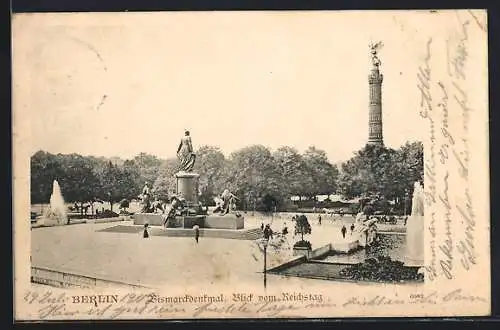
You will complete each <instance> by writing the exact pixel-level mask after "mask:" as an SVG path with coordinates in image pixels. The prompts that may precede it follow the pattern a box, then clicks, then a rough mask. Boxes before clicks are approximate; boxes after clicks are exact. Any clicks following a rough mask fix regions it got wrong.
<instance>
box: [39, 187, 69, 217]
mask: <svg viewBox="0 0 500 330" xmlns="http://www.w3.org/2000/svg"><path fill="white" fill-rule="evenodd" d="M67 219H68V216H67V215H66V207H65V205H64V199H63V196H62V193H61V187H60V186H59V183H58V182H57V180H54V183H53V185H52V195H50V205H49V208H48V209H47V210H46V211H45V214H44V217H43V225H45V226H58V225H65V224H66V223H67Z"/></svg>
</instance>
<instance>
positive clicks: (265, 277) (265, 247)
mask: <svg viewBox="0 0 500 330" xmlns="http://www.w3.org/2000/svg"><path fill="white" fill-rule="evenodd" d="M268 243H269V239H266V240H265V241H264V289H266V287H267V244H268Z"/></svg>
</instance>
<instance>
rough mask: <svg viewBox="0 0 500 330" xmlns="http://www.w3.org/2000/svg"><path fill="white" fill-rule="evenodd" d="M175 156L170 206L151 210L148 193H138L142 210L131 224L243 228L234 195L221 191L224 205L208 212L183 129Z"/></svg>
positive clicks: (192, 151) (193, 158) (193, 156)
mask: <svg viewBox="0 0 500 330" xmlns="http://www.w3.org/2000/svg"><path fill="white" fill-rule="evenodd" d="M177 158H178V159H179V171H178V172H177V173H176V174H175V178H176V194H175V195H174V196H172V198H171V200H170V207H165V208H164V209H163V213H162V214H157V213H151V210H150V209H149V208H148V206H147V205H148V204H147V203H148V201H149V197H148V196H149V195H148V194H149V190H148V194H144V191H143V194H142V200H143V205H144V207H143V211H142V212H141V213H139V214H136V215H134V224H135V225H143V224H145V223H148V224H149V225H152V226H165V227H167V228H186V229H187V228H192V227H193V226H195V225H198V226H199V227H200V228H213V229H235V230H236V229H243V228H244V218H243V217H242V216H241V215H240V214H238V213H237V212H230V210H233V211H235V210H234V209H235V208H234V205H235V203H234V201H235V200H236V199H237V198H236V196H234V195H233V194H230V193H229V191H227V190H226V191H224V193H223V194H222V200H223V201H224V205H223V206H222V207H221V209H222V211H220V213H217V211H218V210H219V209H220V208H219V207H218V208H216V210H215V212H214V214H211V215H208V214H207V208H204V207H203V205H202V204H201V202H200V201H199V198H198V191H199V178H200V175H199V174H198V173H195V172H193V168H194V164H195V162H196V154H195V153H194V150H193V145H192V141H191V136H190V133H189V131H185V133H184V137H183V138H182V139H181V142H180V143H179V147H178V148H177Z"/></svg>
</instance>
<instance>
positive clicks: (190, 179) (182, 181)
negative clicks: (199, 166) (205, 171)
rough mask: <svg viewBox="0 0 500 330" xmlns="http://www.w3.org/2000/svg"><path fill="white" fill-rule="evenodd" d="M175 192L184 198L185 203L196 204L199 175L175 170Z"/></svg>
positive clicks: (188, 204)
mask: <svg viewBox="0 0 500 330" xmlns="http://www.w3.org/2000/svg"><path fill="white" fill-rule="evenodd" d="M175 178H176V180H177V184H176V193H177V195H178V196H182V197H183V198H184V199H185V200H186V205H187V206H188V207H190V206H198V180H199V178H200V175H199V174H198V173H193V172H182V171H181V172H177V173H176V174H175Z"/></svg>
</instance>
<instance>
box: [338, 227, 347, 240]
mask: <svg viewBox="0 0 500 330" xmlns="http://www.w3.org/2000/svg"><path fill="white" fill-rule="evenodd" d="M340 232H341V233H342V237H343V238H345V233H346V232H347V228H346V227H345V225H343V226H342V229H341V230H340Z"/></svg>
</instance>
